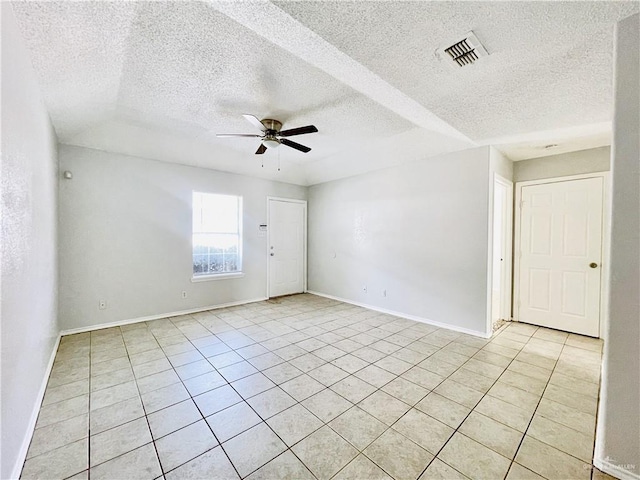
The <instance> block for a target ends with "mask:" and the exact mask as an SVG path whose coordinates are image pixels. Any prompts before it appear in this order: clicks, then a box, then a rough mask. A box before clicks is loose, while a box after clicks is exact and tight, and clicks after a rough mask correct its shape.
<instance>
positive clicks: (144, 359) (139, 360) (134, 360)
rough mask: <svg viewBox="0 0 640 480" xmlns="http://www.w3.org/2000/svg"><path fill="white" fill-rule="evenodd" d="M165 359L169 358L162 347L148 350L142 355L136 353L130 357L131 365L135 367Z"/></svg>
mask: <svg viewBox="0 0 640 480" xmlns="http://www.w3.org/2000/svg"><path fill="white" fill-rule="evenodd" d="M163 358H167V356H166V354H165V353H164V350H162V349H161V348H160V347H157V348H155V349H153V350H146V351H144V352H141V353H135V354H132V355H131V356H130V357H129V359H130V362H131V365H133V366H134V367H135V366H138V365H142V364H143V363H149V362H152V361H154V360H160V359H163Z"/></svg>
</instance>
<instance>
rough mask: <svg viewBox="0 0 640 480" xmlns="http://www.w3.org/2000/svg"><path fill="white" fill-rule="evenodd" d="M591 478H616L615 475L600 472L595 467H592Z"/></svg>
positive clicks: (605, 479) (601, 479)
mask: <svg viewBox="0 0 640 480" xmlns="http://www.w3.org/2000/svg"><path fill="white" fill-rule="evenodd" d="M591 478H592V480H616V477H612V476H611V475H609V474H606V473H604V472H601V471H600V470H598V469H597V468H595V467H594V468H593V476H592V477H591Z"/></svg>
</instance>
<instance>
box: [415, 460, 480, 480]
mask: <svg viewBox="0 0 640 480" xmlns="http://www.w3.org/2000/svg"><path fill="white" fill-rule="evenodd" d="M467 478H468V477H465V476H464V475H463V474H461V473H460V472H459V471H457V470H456V469H455V468H453V467H450V466H449V465H447V464H446V463H444V462H443V461H441V460H439V459H437V458H434V459H433V461H432V462H431V464H430V465H429V467H428V468H427V469H426V470H425V472H424V473H423V474H422V475H421V476H420V478H419V479H418V480H467Z"/></svg>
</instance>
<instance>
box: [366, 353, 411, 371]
mask: <svg viewBox="0 0 640 480" xmlns="http://www.w3.org/2000/svg"><path fill="white" fill-rule="evenodd" d="M374 365H376V366H378V367H380V368H383V369H384V370H386V371H388V372H390V373H393V374H394V375H401V374H403V373H404V372H406V371H407V370H409V369H410V368H412V367H413V365H412V364H411V363H409V362H405V361H404V360H400V359H399V358H395V357H392V356H388V357H385V358H382V359H380V360H378V361H377V362H376V363H375V364H374Z"/></svg>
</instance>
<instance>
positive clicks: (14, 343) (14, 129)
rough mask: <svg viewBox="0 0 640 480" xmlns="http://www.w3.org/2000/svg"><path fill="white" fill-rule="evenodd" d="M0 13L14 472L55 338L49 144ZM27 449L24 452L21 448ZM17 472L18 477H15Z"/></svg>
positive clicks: (32, 86) (5, 443) (27, 66)
mask: <svg viewBox="0 0 640 480" xmlns="http://www.w3.org/2000/svg"><path fill="white" fill-rule="evenodd" d="M0 8H1V9H2V284H1V285H2V357H1V361H2V383H1V388H0V390H2V442H1V443H2V465H1V470H0V478H11V475H12V472H13V471H14V470H13V469H14V468H15V467H16V466H18V468H19V466H21V463H22V461H23V460H24V458H20V457H21V456H22V455H24V454H25V453H26V452H25V451H24V450H21V448H22V446H23V442H25V441H28V440H29V439H30V436H31V429H32V428H33V424H32V423H31V422H35V418H33V417H32V414H33V412H34V409H37V408H38V407H39V404H37V402H38V400H39V390H40V388H41V385H42V382H43V380H44V376H45V372H46V369H47V364H48V362H49V359H50V357H51V354H52V349H53V346H54V344H55V341H56V337H57V335H58V325H57V279H58V272H57V260H56V257H57V253H56V248H57V233H56V225H57V214H56V208H57V206H56V205H57V181H56V175H57V158H56V138H55V135H54V133H53V129H52V127H51V124H50V122H49V116H48V114H47V112H46V110H45V107H44V104H43V103H42V97H41V95H40V91H39V88H38V85H37V83H36V80H35V76H34V73H33V71H32V67H31V62H30V59H29V55H28V54H27V52H26V50H25V48H24V45H23V42H22V38H21V36H20V34H19V33H18V30H17V27H16V23H15V18H14V15H13V11H12V7H11V4H10V3H7V2H3V3H2V5H1V6H0ZM25 447H26V445H25ZM18 473H19V471H18Z"/></svg>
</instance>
